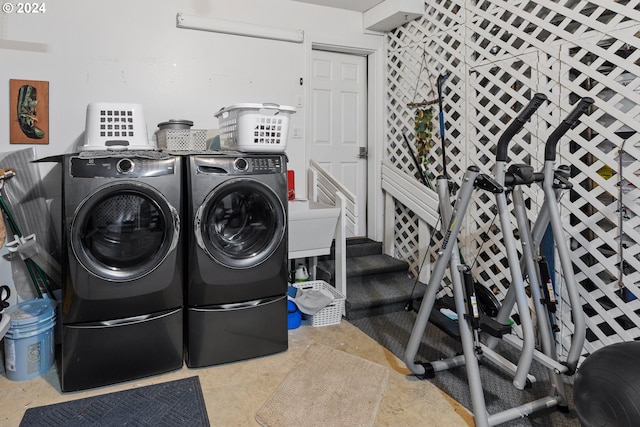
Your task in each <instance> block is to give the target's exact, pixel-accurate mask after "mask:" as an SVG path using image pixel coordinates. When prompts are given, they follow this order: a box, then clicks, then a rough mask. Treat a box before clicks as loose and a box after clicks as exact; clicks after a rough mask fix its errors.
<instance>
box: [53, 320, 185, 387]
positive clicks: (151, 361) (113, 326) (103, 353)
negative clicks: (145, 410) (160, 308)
mask: <svg viewBox="0 0 640 427" xmlns="http://www.w3.org/2000/svg"><path fill="white" fill-rule="evenodd" d="M182 330H183V309H182V308H178V309H173V310H168V311H166V312H161V313H155V314H151V315H145V316H136V317H132V318H127V319H117V320H112V321H105V322H94V323H86V324H73V325H63V326H62V334H63V339H62V354H63V357H62V366H61V368H62V369H61V370H62V373H61V389H62V391H77V390H85V389H89V388H93V387H101V386H105V385H109V384H115V383H118V382H121V381H130V380H133V379H137V378H142V377H147V376H150V375H156V374H160V373H164V372H169V371H173V370H176V369H180V368H181V367H182V364H183V339H182V338H183V333H182Z"/></svg>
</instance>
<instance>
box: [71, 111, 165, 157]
mask: <svg viewBox="0 0 640 427" xmlns="http://www.w3.org/2000/svg"><path fill="white" fill-rule="evenodd" d="M156 148H157V147H156V146H155V145H154V144H153V143H152V142H151V141H149V139H148V136H147V123H146V122H145V118H144V111H143V109H142V106H141V105H139V104H122V103H107V102H94V103H91V104H89V105H88V106H87V117H86V126H85V144H84V146H83V147H82V151H91V150H155V149H156Z"/></svg>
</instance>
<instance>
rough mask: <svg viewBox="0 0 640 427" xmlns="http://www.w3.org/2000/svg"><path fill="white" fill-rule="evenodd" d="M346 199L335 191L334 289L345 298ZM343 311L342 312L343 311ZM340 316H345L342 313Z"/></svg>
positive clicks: (344, 313)
mask: <svg viewBox="0 0 640 427" xmlns="http://www.w3.org/2000/svg"><path fill="white" fill-rule="evenodd" d="M346 202H347V198H346V197H345V195H344V194H342V193H341V192H340V191H336V207H338V208H340V215H338V222H337V224H336V233H335V247H336V256H335V263H336V268H335V271H336V279H335V284H336V289H337V290H338V292H340V293H341V294H342V295H343V296H344V297H345V298H346V297H347V230H346V219H347V218H346V212H345V205H346ZM343 311H344V310H343ZM342 315H343V316H344V315H346V312H343V313H342Z"/></svg>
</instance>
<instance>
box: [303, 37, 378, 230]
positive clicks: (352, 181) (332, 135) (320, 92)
mask: <svg viewBox="0 0 640 427" xmlns="http://www.w3.org/2000/svg"><path fill="white" fill-rule="evenodd" d="M312 52H313V54H312V55H313V60H312V63H313V65H312V70H311V103H310V109H311V123H310V128H311V133H310V134H311V141H310V143H309V156H310V158H311V159H313V160H314V161H316V162H317V163H319V164H320V165H322V166H323V167H324V168H325V169H327V170H328V171H329V172H330V173H331V175H332V176H333V177H334V178H335V179H337V180H338V181H339V182H340V183H342V184H343V185H344V186H345V187H346V188H347V189H349V191H351V192H352V193H353V194H354V195H355V197H356V200H357V202H356V203H357V206H358V222H357V224H356V228H355V230H354V236H365V235H366V232H367V231H366V230H367V224H366V217H367V215H366V210H367V159H366V153H367V58H366V57H365V56H358V55H350V54H346V53H337V52H327V51H322V50H313V51H312ZM350 237H352V236H350Z"/></svg>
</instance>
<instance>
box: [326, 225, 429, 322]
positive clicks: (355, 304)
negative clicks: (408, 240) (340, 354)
mask: <svg viewBox="0 0 640 427" xmlns="http://www.w3.org/2000/svg"><path fill="white" fill-rule="evenodd" d="M334 267H335V262H334V251H333V248H332V250H331V254H330V255H327V256H326V257H323V258H320V259H319V260H318V273H317V278H318V279H320V280H325V281H327V282H329V283H331V284H334V285H335V268H334ZM414 286H415V289H414ZM425 288H426V286H425V285H424V284H422V283H419V282H418V283H416V280H415V278H413V277H411V275H410V274H409V265H408V263H406V262H405V261H402V260H398V259H395V258H393V257H391V256H388V255H385V254H383V253H382V243H380V242H375V241H373V240H370V239H366V238H352V239H347V299H346V302H345V312H346V318H347V319H348V320H354V319H362V318H364V317H370V316H376V315H379V314H385V313H392V312H394V311H400V310H404V309H405V307H406V305H407V303H408V302H409V300H410V297H411V295H412V291H413V296H414V297H417V296H422V295H423V294H424V291H425Z"/></svg>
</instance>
